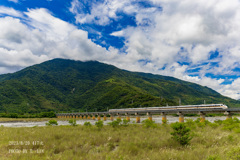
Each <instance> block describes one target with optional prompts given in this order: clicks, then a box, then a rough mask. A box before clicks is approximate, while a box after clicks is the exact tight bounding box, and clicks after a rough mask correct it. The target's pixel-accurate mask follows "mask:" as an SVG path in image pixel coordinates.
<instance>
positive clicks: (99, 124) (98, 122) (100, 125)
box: [95, 121, 103, 130]
mask: <svg viewBox="0 0 240 160" xmlns="http://www.w3.org/2000/svg"><path fill="white" fill-rule="evenodd" d="M95 126H97V128H98V129H99V130H100V129H102V128H103V121H97V122H95Z"/></svg>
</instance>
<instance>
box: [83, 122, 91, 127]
mask: <svg viewBox="0 0 240 160" xmlns="http://www.w3.org/2000/svg"><path fill="white" fill-rule="evenodd" d="M83 125H84V126H86V127H91V126H92V124H91V123H90V122H85V123H84V124H83Z"/></svg>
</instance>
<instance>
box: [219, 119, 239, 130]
mask: <svg viewBox="0 0 240 160" xmlns="http://www.w3.org/2000/svg"><path fill="white" fill-rule="evenodd" d="M222 124H223V130H229V131H232V130H233V129H238V128H239V127H240V126H239V119H237V118H233V119H227V120H224V121H223V122H222Z"/></svg>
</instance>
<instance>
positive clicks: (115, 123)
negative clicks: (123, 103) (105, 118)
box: [108, 119, 122, 128]
mask: <svg viewBox="0 0 240 160" xmlns="http://www.w3.org/2000/svg"><path fill="white" fill-rule="evenodd" d="M121 122H122V120H121V119H117V120H115V121H112V122H109V123H108V125H110V126H112V127H113V128H116V127H118V126H120V123H121Z"/></svg>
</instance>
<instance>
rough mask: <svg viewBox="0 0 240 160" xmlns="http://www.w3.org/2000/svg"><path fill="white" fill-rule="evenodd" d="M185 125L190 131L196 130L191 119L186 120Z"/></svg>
mask: <svg viewBox="0 0 240 160" xmlns="http://www.w3.org/2000/svg"><path fill="white" fill-rule="evenodd" d="M185 124H186V125H187V126H188V127H190V128H192V129H195V128H196V123H195V122H194V120H193V119H191V118H188V119H186V122H185Z"/></svg>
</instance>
